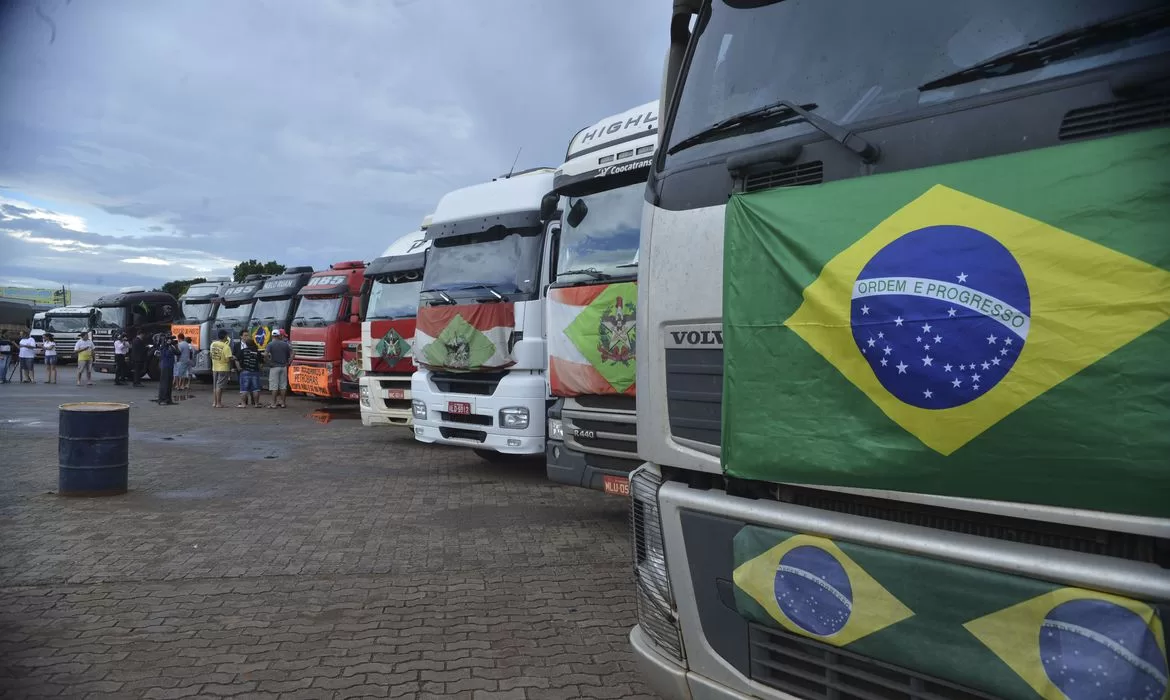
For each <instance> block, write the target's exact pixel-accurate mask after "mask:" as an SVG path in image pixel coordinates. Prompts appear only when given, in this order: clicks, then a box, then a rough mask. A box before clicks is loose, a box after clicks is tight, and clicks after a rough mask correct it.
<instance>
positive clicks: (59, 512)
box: [0, 368, 651, 700]
mask: <svg viewBox="0 0 1170 700" xmlns="http://www.w3.org/2000/svg"><path fill="white" fill-rule="evenodd" d="M67 369H68V368H64V370H67ZM62 379H63V380H65V379H66V371H62ZM196 391H197V393H198V394H199V395H198V397H197V398H196V399H193V400H191V401H187V402H184V403H182V404H180V405H178V406H170V407H159V406H155V405H154V404H152V403H150V402H149V399H150V398H151V396H152V395H153V391H152V389H145V388H144V389H132V388H128V387H116V386H113V385H112V383H111V382H109V380H108V379H103V380H102V381H99V382H98V386H95V387H87V388H81V387H76V386H73V385H69V384H61V385H58V386H46V385H34V386H27V385H25V386H21V385H6V386H3V387H0V474H2V479H3V481H2V482H0V483H2V488H0V695H3V696H5V697H34V696H60V697H133V698H137V697H142V698H180V697H188V696H205V697H221V696H239V697H256V698H260V697H270V698H276V697H280V698H316V697H320V698H327V697H337V698H341V697H407V698H415V697H417V698H424V697H444V698H472V699H473V700H475V699H478V698H574V697H583V698H622V697H645V698H648V697H651V696H650V695H649V694H648V693H649V691H648V690H647V689H646V688H645V687H644V686H643V685H641V684H640V683H639V681H638V679H637V674H636V671H635V669H634V666H633V662H632V658H631V655H630V652H629V650H628V645H627V641H626V633H627V630H628V628H629V627H630V626H631V625H632V620H633V616H634V605H633V600H632V596H631V586H630V580H629V575H628V571H629V565H628V561H629V554H628V545H627V542H626V521H625V519H626V505H625V502H624V501H623V500H621V499H617V498H613V497H607V496H605V495H603V494H599V493H595V492H591V491H586V490H583V489H574V488H564V487H558V486H555V485H553V484H550V483H549V482H547V481H546V480H545V478H544V466H543V464H542V463H540V462H536V463H523V462H519V461H518V462H516V463H515V464H509V465H491V464H488V463H486V462H483V461H481V460H480V459H479V458H477V457H475V456H474V455H473V454H471V453H470V452H468V451H463V450H458V449H450V448H441V447H428V446H424V445H421V444H418V443H415V442H414V441H413V440H412V439H411V436H410V435H409V434H408V433H405V432H399V431H396V430H391V429H378V428H364V427H363V426H362V425H361V421H360V420H357V419H355V418H354V417H350V416H356V412H354V411H344V410H342V411H336V412H333V413H332V415H333V420H331V421H330V422H328V423H322V422H318V421H316V420H313V419H311V418H310V417H309V413H310V412H311V411H313V410H314V409H315V408H319V407H320V406H321V404H318V403H313V402H309V401H304V400H296V399H294V400H293V401H290V408H289V409H288V410H286V411H273V410H259V409H236V408H227V409H222V410H213V409H212V408H211V407H210V395H209V391H208V389H206V388H204V387H197V388H196ZM128 399H129V400H130V401H131V402H132V405H133V408H132V410H131V477H130V478H131V492H130V493H129V494H127V495H125V496H117V497H109V498H96V499H73V498H62V497H59V496H57V495H55V494H54V491H55V489H56V485H57V484H56V479H57V467H56V465H57V447H56V444H57V441H56V435H57V431H56V429H57V405H58V404H60V403H64V402H68V401H74V400H123V401H126V400H128Z"/></svg>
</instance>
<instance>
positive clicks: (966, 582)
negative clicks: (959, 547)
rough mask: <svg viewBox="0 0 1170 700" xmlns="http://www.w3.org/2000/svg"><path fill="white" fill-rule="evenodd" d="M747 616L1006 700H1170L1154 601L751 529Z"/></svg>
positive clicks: (744, 546)
mask: <svg viewBox="0 0 1170 700" xmlns="http://www.w3.org/2000/svg"><path fill="white" fill-rule="evenodd" d="M733 552H734V557H735V558H734V563H735V569H734V571H733V574H732V576H733V579H734V581H735V602H736V608H737V611H738V612H739V613H740V615H742V616H743V617H745V618H747V619H749V620H751V621H753V622H756V623H758V624H761V625H764V626H767V627H772V628H775V629H778V630H782V631H785V632H788V633H790V634H795V635H799V636H802V637H805V638H808V639H812V640H814V641H816V642H819V643H821V644H826V645H831V646H835V647H839V648H842V649H846V650H848V651H851V652H855V653H858V654H861V655H863V656H867V657H870V658H873V659H877V660H879V661H884V662H886V663H890V664H894V665H896V666H900V667H902V668H906V669H910V670H914V671H918V672H919V673H922V674H925V675H927V676H931V677H934V678H938V679H942V680H946V681H950V682H952V683H956V684H958V685H960V686H964V687H967V688H974V689H977V690H982V691H984V692H986V693H988V694H990V695H992V696H994V697H1001V698H1012V699H1017V700H1037V699H1038V698H1043V699H1044V700H1120V699H1121V698H1134V699H1140V700H1165V698H1166V697H1167V688H1168V687H1170V684H1168V680H1167V676H1168V674H1170V671H1168V668H1167V660H1166V638H1165V632H1164V629H1163V624H1162V617H1161V615H1160V613H1159V610H1158V609H1157V608H1156V607H1154V606H1152V605H1149V604H1148V603H1145V602H1142V601H1138V600H1132V599H1129V598H1123V597H1121V596H1116V595H1111V594H1108V593H1101V592H1099V591H1091V590H1085V589H1081V588H1071V587H1067V586H1061V585H1059V584H1054V583H1049V582H1045V581H1037V580H1033V579H1029V578H1023V577H1019V576H1011V575H1008V574H1003V573H998V572H994V571H987V570H985V569H978V568H974V567H967V566H961V565H958V564H952V563H948V562H942V561H938V560H934V559H927V558H923V557H916V556H911V555H908V554H903V553H899V552H894V551H891V550H885V549H877V548H872V547H867V546H864V545H857V544H852V543H848V542H835V541H833V540H831V539H828V538H825V537H818V536H812V535H802V534H796V533H791V532H785V531H782V530H772V529H769V528H763V527H758V526H754V525H749V526H746V527H744V528H742V529H741V530H740V531H739V532H738V533H737V534H736V536H735V539H734V543H733Z"/></svg>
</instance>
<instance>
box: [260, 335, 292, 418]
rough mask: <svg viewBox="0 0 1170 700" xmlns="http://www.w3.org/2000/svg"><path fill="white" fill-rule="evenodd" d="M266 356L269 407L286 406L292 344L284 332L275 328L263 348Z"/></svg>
mask: <svg viewBox="0 0 1170 700" xmlns="http://www.w3.org/2000/svg"><path fill="white" fill-rule="evenodd" d="M264 352H265V354H266V355H267V356H268V362H269V366H268V390H269V391H271V392H272V405H271V406H270V408H287V407H288V398H287V397H286V396H285V394H286V393H287V392H288V363H289V362H291V361H292V346H291V345H289V344H288V341H287V340H285V333H284V331H282V330H281V329H279V328H277V329H276V330H275V331H273V333H272V340H271V341H269V342H268V347H266V348H264Z"/></svg>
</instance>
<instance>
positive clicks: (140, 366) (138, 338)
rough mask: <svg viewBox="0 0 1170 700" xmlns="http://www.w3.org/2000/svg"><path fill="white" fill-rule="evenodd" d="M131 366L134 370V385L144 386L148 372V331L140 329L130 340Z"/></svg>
mask: <svg viewBox="0 0 1170 700" xmlns="http://www.w3.org/2000/svg"><path fill="white" fill-rule="evenodd" d="M130 366H131V367H132V368H133V370H134V386H142V375H144V374H146V331H138V335H135V336H134V340H133V341H131V342H130Z"/></svg>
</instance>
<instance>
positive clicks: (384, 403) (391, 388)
mask: <svg viewBox="0 0 1170 700" xmlns="http://www.w3.org/2000/svg"><path fill="white" fill-rule="evenodd" d="M398 392H401V394H402V395H401V396H398ZM358 393H359V396H360V398H359V403H360V404H361V410H362V425H365V426H371V425H389V426H394V427H399V428H409V427H410V426H411V425H413V424H414V413H413V412H412V411H411V410H410V400H411V393H410V375H409V374H406V375H370V374H367V375H363V376H362V378H361V379H360V380H358Z"/></svg>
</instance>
